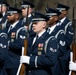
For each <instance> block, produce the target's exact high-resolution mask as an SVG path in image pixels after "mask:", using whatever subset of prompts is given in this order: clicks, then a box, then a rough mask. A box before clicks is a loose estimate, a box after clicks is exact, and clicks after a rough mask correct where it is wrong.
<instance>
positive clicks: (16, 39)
mask: <svg viewBox="0 0 76 75" xmlns="http://www.w3.org/2000/svg"><path fill="white" fill-rule="evenodd" d="M21 24H22V22H21V21H19V22H18V23H17V25H16V26H15V27H14V28H13V29H11V30H10V31H9V32H7V34H8V46H9V49H8V58H7V60H6V63H8V64H5V67H6V68H18V65H19V58H20V55H21V52H22V47H23V46H24V39H25V38H26V37H25V36H26V30H25V28H24V27H23V26H22V25H21ZM7 30H8V29H7Z"/></svg>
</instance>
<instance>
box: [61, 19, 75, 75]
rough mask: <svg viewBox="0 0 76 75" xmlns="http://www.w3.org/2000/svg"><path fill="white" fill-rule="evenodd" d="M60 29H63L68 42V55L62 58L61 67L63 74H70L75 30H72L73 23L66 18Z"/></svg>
mask: <svg viewBox="0 0 76 75" xmlns="http://www.w3.org/2000/svg"><path fill="white" fill-rule="evenodd" d="M60 27H61V29H63V30H64V31H65V42H66V53H65V55H64V56H63V57H61V66H62V69H63V72H64V73H65V71H66V72H67V74H68V71H69V70H68V69H69V67H68V65H69V57H70V51H71V49H70V45H71V43H72V40H73V35H74V30H73V28H72V22H70V21H69V20H68V18H66V19H65V20H64V21H63V23H62V24H61V25H60ZM67 74H66V75H67Z"/></svg>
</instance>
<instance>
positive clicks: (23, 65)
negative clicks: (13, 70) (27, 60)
mask: <svg viewBox="0 0 76 75" xmlns="http://www.w3.org/2000/svg"><path fill="white" fill-rule="evenodd" d="M28 13H29V5H28V8H27V16H26V25H27V26H28V23H29V22H28ZM27 48H28V29H27V32H26V38H25V40H24V55H27ZM25 70H26V65H25V64H24V63H23V64H22V66H21V69H20V74H19V75H26V73H25Z"/></svg>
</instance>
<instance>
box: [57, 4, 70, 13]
mask: <svg viewBox="0 0 76 75" xmlns="http://www.w3.org/2000/svg"><path fill="white" fill-rule="evenodd" d="M56 9H57V10H59V11H60V12H61V11H62V10H68V9H70V7H69V6H67V5H63V4H59V3H57V8H56Z"/></svg>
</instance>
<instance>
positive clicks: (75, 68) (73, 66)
mask: <svg viewBox="0 0 76 75" xmlns="http://www.w3.org/2000/svg"><path fill="white" fill-rule="evenodd" d="M69 70H73V71H76V63H74V62H72V61H70V62H69Z"/></svg>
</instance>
